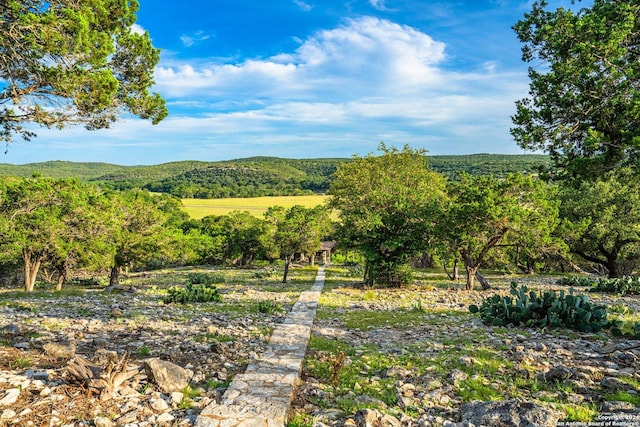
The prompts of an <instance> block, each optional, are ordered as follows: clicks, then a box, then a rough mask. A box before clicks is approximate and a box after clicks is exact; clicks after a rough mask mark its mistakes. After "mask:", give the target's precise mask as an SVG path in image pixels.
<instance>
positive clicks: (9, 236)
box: [0, 176, 106, 291]
mask: <svg viewBox="0 0 640 427" xmlns="http://www.w3.org/2000/svg"><path fill="white" fill-rule="evenodd" d="M105 206H106V204H105V199H104V198H103V197H102V195H101V194H100V193H99V192H98V191H97V190H96V189H95V188H94V187H92V186H88V185H85V184H81V183H79V182H78V181H77V180H74V179H58V180H54V179H51V178H43V177H40V176H33V177H32V178H29V179H19V178H12V177H4V178H3V179H1V180H0V243H2V249H1V250H0V256H3V257H5V258H7V259H16V258H19V259H21V261H22V266H23V272H24V286H25V290H26V291H33V288H34V285H35V282H36V277H37V275H38V273H39V271H40V268H41V267H46V268H48V269H50V270H51V271H52V272H55V273H57V275H58V276H59V279H58V290H60V289H61V287H62V283H63V282H64V281H65V280H66V278H67V275H68V273H69V270H70V269H72V268H74V267H77V266H88V265H90V264H92V263H93V262H94V259H93V258H94V254H95V253H97V252H99V251H100V250H101V248H102V247H103V242H104V241H103V240H102V239H101V238H100V237H101V234H103V231H104V226H103V224H102V220H103V217H102V212H103V211H104V210H105Z"/></svg>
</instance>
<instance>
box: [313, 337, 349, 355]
mask: <svg viewBox="0 0 640 427" xmlns="http://www.w3.org/2000/svg"><path fill="white" fill-rule="evenodd" d="M309 348H310V349H313V350H315V351H326V352H332V353H340V352H342V353H345V354H346V355H348V356H353V355H354V354H355V350H354V349H353V347H351V346H350V345H349V344H347V343H345V342H343V341H340V340H337V339H330V338H325V337H321V336H318V335H313V336H312V337H311V340H310V341H309Z"/></svg>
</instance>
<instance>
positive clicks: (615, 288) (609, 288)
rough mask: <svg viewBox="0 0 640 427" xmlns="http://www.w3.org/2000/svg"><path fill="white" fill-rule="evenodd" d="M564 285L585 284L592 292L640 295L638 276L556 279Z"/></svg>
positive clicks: (639, 278)
mask: <svg viewBox="0 0 640 427" xmlns="http://www.w3.org/2000/svg"><path fill="white" fill-rule="evenodd" d="M556 283H557V284H559V285H564V286H586V287H591V286H593V287H594V288H593V289H591V290H592V291H593V292H605V293H609V294H619V295H629V294H635V295H640V277H620V278H615V279H606V278H600V279H598V280H595V279H592V278H590V277H584V276H571V277H562V278H560V279H558V280H557V281H556Z"/></svg>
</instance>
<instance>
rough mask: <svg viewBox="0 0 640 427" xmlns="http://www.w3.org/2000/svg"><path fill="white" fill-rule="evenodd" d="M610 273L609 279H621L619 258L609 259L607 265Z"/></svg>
mask: <svg viewBox="0 0 640 427" xmlns="http://www.w3.org/2000/svg"><path fill="white" fill-rule="evenodd" d="M605 267H607V270H608V272H609V274H608V277H609V279H617V278H618V277H620V265H619V264H618V257H611V258H607V263H606V265H605Z"/></svg>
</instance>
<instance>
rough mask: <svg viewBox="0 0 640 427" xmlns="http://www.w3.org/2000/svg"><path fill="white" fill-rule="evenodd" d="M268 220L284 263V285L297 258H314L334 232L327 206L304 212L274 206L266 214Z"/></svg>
mask: <svg viewBox="0 0 640 427" xmlns="http://www.w3.org/2000/svg"><path fill="white" fill-rule="evenodd" d="M265 220H266V221H267V223H269V224H271V225H272V226H273V230H274V233H273V235H272V239H273V242H274V243H275V246H276V247H277V249H278V250H279V252H280V257H281V258H283V259H284V260H285V266H284V274H283V277H282V283H286V282H287V276H288V273H289V267H290V265H291V263H292V261H293V257H294V256H295V254H306V255H309V256H311V257H315V253H316V252H317V251H318V250H319V249H320V247H321V245H322V240H323V239H324V238H326V237H327V236H328V235H330V233H331V232H332V230H333V226H332V223H331V218H330V216H329V210H328V209H327V208H326V207H325V206H316V207H315V208H305V207H304V206H300V205H295V206H292V207H291V208H289V209H285V208H283V207H281V206H274V207H271V208H269V209H268V210H267V212H266V213H265ZM312 259H313V258H312Z"/></svg>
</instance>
